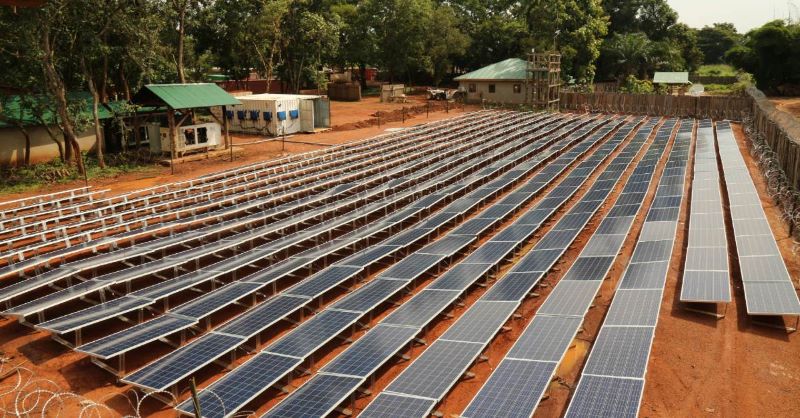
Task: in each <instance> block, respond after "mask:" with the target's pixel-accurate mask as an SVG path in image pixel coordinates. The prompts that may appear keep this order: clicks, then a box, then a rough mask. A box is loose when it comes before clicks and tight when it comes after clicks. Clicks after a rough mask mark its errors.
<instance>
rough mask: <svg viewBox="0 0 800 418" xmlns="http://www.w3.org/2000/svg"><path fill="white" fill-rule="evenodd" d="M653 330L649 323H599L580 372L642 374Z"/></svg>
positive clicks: (615, 374) (617, 374) (636, 375)
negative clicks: (621, 325)
mask: <svg viewBox="0 0 800 418" xmlns="http://www.w3.org/2000/svg"><path fill="white" fill-rule="evenodd" d="M654 332H655V329H654V328H653V327H603V328H602V329H601V331H600V335H598V336H597V340H596V341H595V343H594V346H593V347H592V352H591V354H590V355H589V359H588V360H587V361H586V366H585V367H584V369H583V373H584V374H592V375H598V376H618V377H635V378H643V377H644V374H645V372H646V371H647V358H648V357H649V356H650V343H651V342H652V340H653V333H654Z"/></svg>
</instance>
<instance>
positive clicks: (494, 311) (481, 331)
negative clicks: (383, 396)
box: [362, 125, 647, 416]
mask: <svg viewBox="0 0 800 418" xmlns="http://www.w3.org/2000/svg"><path fill="white" fill-rule="evenodd" d="M631 129H632V125H629V126H627V127H624V128H622V129H621V130H620V131H618V133H617V134H615V135H614V136H613V137H612V138H611V139H610V140H609V141H608V142H606V143H605V144H603V146H601V147H600V148H599V149H598V150H597V152H595V153H594V154H593V155H592V156H591V157H589V158H587V160H586V161H584V163H582V164H581V165H579V166H578V168H576V169H575V170H573V171H572V173H570V175H569V176H568V177H567V178H566V179H565V180H564V181H563V182H562V183H561V184H562V185H566V186H565V187H561V186H558V187H557V188H556V189H554V190H553V191H554V192H555V196H557V198H559V199H562V202H564V201H566V200H567V199H569V197H570V196H571V195H572V194H574V192H575V191H577V188H578V187H579V186H580V185H581V184H582V183H583V181H585V180H586V178H587V177H588V176H589V175H590V174H591V172H592V169H593V168H596V167H597V166H598V165H599V164H600V163H601V162H602V161H603V160H604V159H605V158H607V157H608V155H609V154H610V153H611V152H612V151H613V150H614V149H615V148H616V147H617V146H619V145H620V144H621V142H622V141H623V139H625V137H627V135H628V134H629V133H630V132H631ZM605 133H606V132H603V134H605ZM646 137H647V135H644V137H643V138H641V139H640V140H639V142H638V144H634V145H632V146H629V147H626V148H625V149H624V150H623V151H622V153H626V152H627V151H629V150H630V149H631V148H636V147H637V146H639V147H640V146H641V144H642V143H643V142H644V139H646ZM584 151H585V150H584ZM577 152H580V151H577ZM633 155H635V154H633ZM597 157H600V158H597ZM625 158H626V157H623V156H619V157H617V158H616V159H615V160H614V162H613V163H612V164H611V165H610V166H609V167H608V168H607V171H605V172H604V174H601V176H603V175H605V173H611V172H616V171H618V170H620V169H621V170H624V169H625V165H620V164H617V163H619V162H621V161H624V159H625ZM584 168H589V169H590V170H583V169H584ZM616 178H619V175H617V176H616ZM575 179H582V181H576V180H575ZM566 187H571V188H572V190H571V191H569V189H567V188H566ZM612 187H613V185H610V184H607V183H604V184H600V185H599V186H597V190H603V189H605V190H608V191H610V188H612ZM587 195H588V194H587ZM548 199H552V194H548V196H547V197H546V198H545V199H544V200H543V202H544V201H547V200H548ZM590 199H593V197H591V198H590ZM561 204H563V203H560V204H555V205H550V204H547V206H548V207H550V209H549V210H550V211H552V212H555V210H556V209H557V208H558V207H560V206H561ZM538 210H541V209H540V208H539V206H536V207H534V208H532V210H531V211H533V212H535V211H538ZM552 212H551V213H552ZM580 213H581V212H577V213H576V214H580ZM573 215H575V214H573V213H572V212H570V214H568V215H566V216H565V217H563V218H562V220H561V221H560V222H559V223H558V224H556V226H555V227H554V229H553V230H552V231H551V233H548V235H549V236H563V233H564V232H569V231H577V230H578V229H579V228H580V225H577V224H575V221H574V216H573ZM523 219H525V216H524V215H523V217H521V218H520V220H519V221H518V222H526V221H525V220H523ZM583 219H584V223H585V222H586V221H588V217H583ZM512 226H514V225H512ZM576 228H578V229H576ZM548 235H546V236H545V237H544V238H543V239H542V240H541V241H540V243H541V242H547V241H546V240H547V236H548ZM490 242H491V241H490ZM569 243H570V242H566V241H564V242H561V245H563V246H564V248H566V246H567V245H569ZM546 246H547V247H548V248H551V247H550V246H549V245H546ZM538 247H539V245H537V247H535V249H534V251H535V250H537V249H539V248H538ZM512 270H513V269H512ZM520 276H524V275H522V274H520V273H511V274H509V275H507V276H505V277H504V278H503V279H501V280H500V281H498V282H497V283H496V284H495V285H494V286H493V287H492V289H491V290H490V291H489V292H487V293H486V294H485V295H484V297H482V298H481V299H479V301H478V302H476V303H475V304H474V305H473V306H472V307H471V308H470V309H469V310H468V311H467V312H465V313H464V315H463V316H462V317H461V318H459V320H458V321H456V323H455V324H454V325H453V326H452V327H451V328H450V329H448V331H447V332H445V334H444V335H442V336H441V337H440V338H439V339H438V340H437V341H436V342H435V343H434V344H432V345H431V347H430V348H429V349H428V350H426V351H425V352H424V353H423V354H422V356H420V357H419V359H418V360H416V361H415V362H414V363H412V364H411V365H410V366H409V367H408V368H407V369H406V370H404V371H403V373H401V374H400V375H399V376H398V377H397V378H396V379H395V380H394V381H393V382H392V383H390V384H389V386H388V387H387V389H386V392H385V393H387V394H388V393H392V394H402V395H406V396H418V397H425V398H430V399H434V400H439V399H441V398H442V397H443V396H444V395H445V394H446V393H447V391H448V390H449V389H450V387H451V386H452V385H453V384H454V383H455V382H456V381H457V380H458V378H459V377H460V376H461V375H462V374H463V372H464V371H465V370H466V369H467V368H468V367H469V366H470V364H471V363H472V362H473V361H474V359H475V358H476V357H477V355H478V354H480V352H481V351H482V350H483V348H484V347H485V346H486V344H488V343H489V341H491V339H492V338H493V337H494V335H495V334H496V333H497V331H498V330H499V329H500V327H501V326H502V325H503V323H505V322H506V321H507V320H508V318H509V317H510V315H511V314H512V313H513V311H514V310H515V309H516V307H517V306H518V305H519V303H520V302H521V300H522V298H523V297H524V295H525V294H526V293H527V289H529V287H528V286H532V285H527V284H526V285H525V288H526V290H525V291H524V292H519V293H518V294H517V297H516V298H515V299H512V300H508V301H503V300H497V299H496V298H493V297H490V293H492V292H493V291H494V289H497V288H498V286H502V285H503V284H504V283H507V280H510V279H511V278H514V279H517V278H519V277H520ZM515 284H517V283H515ZM505 289H508V288H505ZM439 358H441V359H442V361H438V360H439ZM444 359H446V360H444ZM521 387H525V386H524V385H522V386H521ZM376 402H377V398H376ZM380 406H381V404H377V405H376V406H375V407H373V406H372V404H371V405H370V406H368V407H367V408H366V409H365V410H364V411H363V413H362V415H363V416H377V415H376V414H377V413H378V412H377V411H378V409H379V408H380ZM373 408H376V409H373ZM506 412H507V411H505V410H504V414H505V413H506ZM495 413H496V411H495ZM419 416H423V415H422V414H420V415H419Z"/></svg>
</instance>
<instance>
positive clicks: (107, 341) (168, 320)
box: [76, 314, 197, 359]
mask: <svg viewBox="0 0 800 418" xmlns="http://www.w3.org/2000/svg"><path fill="white" fill-rule="evenodd" d="M195 324H197V320H196V319H190V318H183V317H176V316H170V315H169V314H167V315H164V316H160V317H158V318H155V319H152V320H150V321H147V322H143V323H141V324H138V325H134V326H133V327H130V328H127V329H124V330H122V331H119V332H116V333H114V334H111V335H108V336H106V337H103V338H100V339H97V340H94V341H92V342H90V343H86V344H84V345H81V346H79V347H77V348H76V351H80V352H83V353H87V354H90V355H92V356H94V357H99V358H103V359H107V358H110V357H113V356H116V355H119V354H121V353H124V352H126V351H130V350H133V349H134V348H137V347H139V346H141V345H144V344H146V343H148V342H152V341H155V340H157V339H158V338H161V337H164V336H166V335H169V334H172V333H174V332H178V331H180V330H182V329H186V328H189V327H191V326H192V325H195Z"/></svg>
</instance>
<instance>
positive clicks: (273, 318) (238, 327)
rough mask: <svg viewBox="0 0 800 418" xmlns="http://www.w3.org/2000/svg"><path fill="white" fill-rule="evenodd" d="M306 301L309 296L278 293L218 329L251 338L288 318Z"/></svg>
mask: <svg viewBox="0 0 800 418" xmlns="http://www.w3.org/2000/svg"><path fill="white" fill-rule="evenodd" d="M306 303H308V299H307V298H302V297H296V296H288V295H278V296H275V297H274V298H272V299H269V300H267V301H264V302H262V303H260V304H259V305H257V306H256V307H255V308H253V309H250V310H248V311H247V312H245V313H243V314H241V315H239V316H237V317H236V318H234V319H233V320H231V321H229V322H227V323H225V324H224V325H222V326H220V327H219V328H218V330H219V331H220V332H224V333H226V334H233V335H241V336H242V337H247V338H249V337H252V336H254V335H256V334H258V333H259V332H261V331H264V330H265V329H266V328H268V327H270V326H271V325H273V324H275V323H277V322H278V321H280V320H282V319H284V318H286V316H288V315H289V314H290V313H292V312H294V311H296V310H298V309H300V308H301V307H303V306H304V305H305V304H306Z"/></svg>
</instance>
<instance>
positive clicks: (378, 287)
mask: <svg viewBox="0 0 800 418" xmlns="http://www.w3.org/2000/svg"><path fill="white" fill-rule="evenodd" d="M406 286H408V283H407V282H404V281H401V280H382V279H376V280H372V281H370V282H369V283H367V284H365V285H364V286H362V287H360V288H358V289H356V290H355V291H353V292H352V293H350V294H348V295H347V296H345V297H344V298H342V299H341V300H339V301H337V302H336V303H334V304H333V305H331V307H332V308H335V309H343V310H346V311H356V312H369V311H371V310H373V309H375V307H377V306H378V304H380V303H382V302H384V301H386V300H387V299H388V298H390V297H391V296H392V295H394V294H396V293H397V292H398V291H399V290H400V289H402V288H403V287H406Z"/></svg>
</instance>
